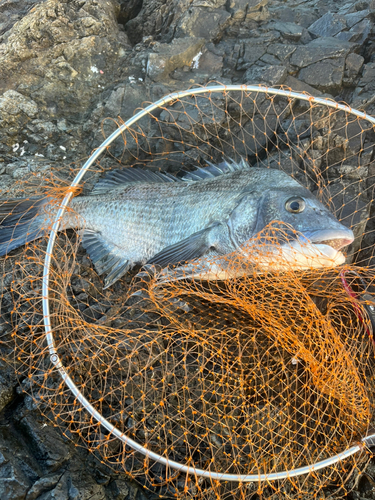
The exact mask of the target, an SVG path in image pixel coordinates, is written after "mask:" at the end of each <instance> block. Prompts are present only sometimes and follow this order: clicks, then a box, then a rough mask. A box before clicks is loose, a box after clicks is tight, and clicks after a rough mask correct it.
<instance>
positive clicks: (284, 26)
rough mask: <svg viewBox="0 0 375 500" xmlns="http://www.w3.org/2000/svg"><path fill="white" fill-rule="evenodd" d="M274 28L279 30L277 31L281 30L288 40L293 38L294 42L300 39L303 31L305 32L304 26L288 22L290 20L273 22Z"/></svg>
mask: <svg viewBox="0 0 375 500" xmlns="http://www.w3.org/2000/svg"><path fill="white" fill-rule="evenodd" d="M272 28H273V29H275V30H277V31H280V33H281V34H282V35H283V37H284V38H285V39H286V40H291V41H293V42H298V40H299V39H300V38H301V36H302V33H303V28H302V26H299V25H298V24H294V23H288V22H283V23H281V22H276V23H272Z"/></svg>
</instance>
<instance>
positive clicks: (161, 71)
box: [147, 38, 205, 82]
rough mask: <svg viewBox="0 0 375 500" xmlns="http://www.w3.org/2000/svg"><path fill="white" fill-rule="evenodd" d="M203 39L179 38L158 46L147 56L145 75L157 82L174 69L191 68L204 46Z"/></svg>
mask: <svg viewBox="0 0 375 500" xmlns="http://www.w3.org/2000/svg"><path fill="white" fill-rule="evenodd" d="M204 42H205V41H204V39H203V38H198V39H197V38H179V39H174V40H173V42H172V43H171V44H165V43H161V44H158V45H157V46H156V47H155V48H154V50H156V51H157V52H152V53H151V54H149V56H148V63H147V75H148V76H149V77H150V78H151V80H153V81H155V82H157V81H160V80H163V79H165V78H166V77H168V75H169V74H170V73H171V71H173V70H175V69H176V68H182V67H183V66H191V65H192V64H193V59H194V57H196V56H197V55H198V54H199V52H200V50H201V48H202V47H203V44H204Z"/></svg>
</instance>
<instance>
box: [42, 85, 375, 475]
mask: <svg viewBox="0 0 375 500" xmlns="http://www.w3.org/2000/svg"><path fill="white" fill-rule="evenodd" d="M229 91H240V92H243V91H247V92H257V93H263V94H269V95H275V96H276V95H277V96H284V97H289V98H295V99H300V100H303V101H308V102H310V103H315V104H320V105H323V106H328V107H331V108H335V109H336V110H341V111H345V112H346V113H349V114H352V115H354V116H356V117H358V118H362V119H364V120H367V121H368V122H370V123H372V124H373V125H374V126H375V118H373V117H371V116H369V115H367V114H366V113H365V112H362V111H359V110H356V109H353V108H351V107H350V106H348V105H346V104H340V103H337V102H335V101H333V100H330V99H327V98H319V97H313V96H311V95H309V94H308V93H298V92H293V91H291V90H285V89H276V88H272V87H264V86H261V85H259V86H258V85H210V86H206V87H199V88H192V89H187V90H184V91H179V92H173V93H171V94H168V95H167V96H165V97H163V98H161V99H159V100H158V101H156V102H155V103H153V104H150V105H149V106H147V107H146V108H144V109H142V110H140V111H139V112H138V113H136V114H135V115H134V116H133V117H131V118H130V119H129V120H127V121H126V122H124V123H123V124H122V125H120V126H119V127H118V128H117V130H115V131H114V132H113V133H112V134H111V135H110V136H109V137H108V138H107V139H106V140H105V141H103V142H102V144H101V145H100V146H99V147H98V148H97V149H96V150H95V151H94V153H93V154H92V155H91V156H90V157H89V159H88V160H87V161H86V163H85V164H84V165H83V166H82V168H81V169H80V170H79V172H78V173H77V175H76V177H75V178H74V180H73V182H72V183H71V185H70V189H69V191H68V192H67V194H66V196H65V197H64V199H63V200H62V202H61V204H60V207H59V210H58V211H57V214H56V217H55V220H54V221H53V224H52V227H51V231H50V235H49V238H48V243H47V249H46V255H45V259H44V262H43V277H42V307H43V322H44V329H45V334H46V341H47V346H48V351H49V354H50V361H51V363H52V364H53V365H54V367H55V368H56V370H57V371H58V372H59V374H60V376H61V378H62V380H63V382H64V383H65V384H66V386H67V387H68V388H69V389H70V391H71V392H72V394H73V395H74V396H75V398H76V399H77V401H79V403H80V404H81V405H82V407H83V408H84V409H85V410H86V411H88V412H89V414H90V415H91V416H92V417H93V418H94V419H95V420H96V421H97V422H98V423H100V424H101V425H102V426H103V427H104V428H106V429H107V430H108V431H109V432H110V433H111V434H112V435H113V436H114V437H116V438H117V439H119V440H121V441H122V442H123V443H124V444H125V445H128V446H129V447H131V448H132V449H133V450H135V451H137V452H140V453H141V454H143V455H144V456H145V457H146V458H147V459H152V460H154V461H155V462H157V463H160V464H162V465H164V466H166V467H168V468H171V469H174V470H176V471H177V472H183V473H185V474H190V475H195V476H197V477H202V478H210V479H211V480H214V481H215V480H216V481H231V482H238V483H251V482H258V483H259V482H266V481H276V480H282V479H286V478H293V477H297V476H302V475H307V474H309V473H313V472H315V471H318V470H320V469H323V468H325V467H328V466H331V465H333V464H335V463H338V462H340V461H342V460H345V459H346V458H349V457H350V456H352V455H354V454H356V453H358V452H360V451H363V449H364V448H369V447H371V446H375V431H374V432H371V433H369V434H368V435H367V436H365V437H363V438H362V439H361V441H360V443H357V444H355V445H353V446H351V447H350V448H348V449H346V450H344V451H343V452H340V453H338V454H336V455H334V456H332V457H329V458H328V459H325V460H322V461H319V462H316V463H313V464H310V465H307V466H304V467H300V468H297V469H291V470H285V471H282V472H276V473H269V474H267V473H265V474H229V473H220V472H217V471H211V470H209V469H208V470H203V469H198V468H195V467H192V466H189V465H185V464H182V463H178V462H176V461H173V460H169V459H168V458H166V457H163V456H162V455H159V454H157V453H155V452H153V451H151V450H149V449H148V448H146V447H144V446H142V445H141V444H139V443H137V442H136V441H134V440H133V439H131V438H130V437H128V436H127V435H125V434H124V433H122V432H120V431H119V430H118V429H117V428H116V427H115V426H114V425H113V424H111V423H110V422H109V421H108V420H107V419H106V418H105V417H103V416H102V415H101V414H100V413H99V412H98V411H97V410H96V409H95V408H94V407H93V406H92V405H91V404H90V402H89V401H88V400H87V399H86V398H85V397H84V395H83V394H82V393H81V392H80V390H79V389H78V387H77V386H76V384H75V383H74V382H73V380H72V379H71V377H70V376H69V375H68V373H67V371H66V370H65V368H64V366H63V364H62V362H61V359H60V357H59V355H58V353H57V350H56V348H55V342H54V337H53V330H52V326H51V318H50V307H49V278H50V265H51V257H52V252H53V248H54V244H55V240H56V236H57V232H58V230H59V227H60V222H61V220H62V217H63V215H64V212H65V210H66V208H67V206H68V204H69V201H70V199H71V198H72V196H73V193H74V190H75V188H77V187H78V186H79V183H80V182H81V180H82V179H83V177H84V175H85V174H86V172H87V171H88V169H89V168H90V166H91V165H93V163H94V162H95V161H96V160H97V159H98V158H99V157H100V156H101V155H102V154H103V153H104V152H105V150H106V149H107V148H108V146H109V145H110V144H111V143H112V142H113V141H114V140H115V139H116V138H117V137H119V136H120V135H121V134H122V133H123V132H124V131H125V130H127V129H129V128H130V127H131V126H132V125H133V124H134V123H136V122H137V121H138V120H140V119H141V118H142V117H144V116H146V115H147V114H149V113H151V112H152V111H154V110H156V109H157V108H159V107H160V106H163V105H166V104H169V103H171V102H173V101H175V100H177V99H181V98H183V97H188V96H195V95H199V94H210V93H219V92H222V93H224V92H229Z"/></svg>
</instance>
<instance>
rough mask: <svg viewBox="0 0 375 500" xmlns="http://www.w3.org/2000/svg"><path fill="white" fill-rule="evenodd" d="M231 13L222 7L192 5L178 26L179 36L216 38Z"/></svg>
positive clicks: (177, 32) (177, 33) (177, 34)
mask: <svg viewBox="0 0 375 500" xmlns="http://www.w3.org/2000/svg"><path fill="white" fill-rule="evenodd" d="M230 17H231V16H230V14H229V12H227V11H226V10H224V9H222V10H219V9H215V10H210V9H205V8H200V7H192V8H191V9H189V10H188V11H186V12H185V13H184V15H183V16H182V18H181V19H180V21H179V23H178V25H177V28H176V36H177V37H195V38H206V39H207V40H215V39H216V38H217V37H218V35H219V34H220V32H221V31H222V30H223V29H224V28H225V26H226V25H227V24H228V23H227V21H228V20H229V19H230Z"/></svg>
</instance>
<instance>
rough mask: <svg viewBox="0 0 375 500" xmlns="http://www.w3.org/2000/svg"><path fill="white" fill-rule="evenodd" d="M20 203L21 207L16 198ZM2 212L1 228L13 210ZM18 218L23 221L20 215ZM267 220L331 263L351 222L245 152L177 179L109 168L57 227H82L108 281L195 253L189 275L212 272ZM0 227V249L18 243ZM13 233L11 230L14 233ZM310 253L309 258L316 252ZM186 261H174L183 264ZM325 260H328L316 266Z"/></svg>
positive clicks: (41, 224)
mask: <svg viewBox="0 0 375 500" xmlns="http://www.w3.org/2000/svg"><path fill="white" fill-rule="evenodd" d="M18 201H19V200H18ZM35 205H36V207H37V208H36V210H37V212H36V216H35V214H34V217H33V218H32V219H31V221H30V224H29V227H28V232H29V234H31V235H32V236H33V235H35V233H36V232H37V231H39V236H40V235H41V233H42V232H43V230H44V231H48V227H50V225H51V220H50V219H51V210H49V209H48V206H45V205H41V206H39V205H38V202H37V201H36V202H35ZM18 206H19V209H18V211H19V212H22V204H20V203H19V204H18ZM29 212H30V215H32V214H33V210H30V209H29ZM47 214H48V215H47ZM13 217H15V216H13ZM7 220H8V226H5V227H6V228H7V227H9V225H10V222H12V218H10V221H9V219H5V221H7ZM22 220H23V221H24V225H25V226H26V225H27V224H26V222H27V221H26V218H25V216H23V219H22ZM273 221H281V222H283V223H285V224H287V225H288V226H290V228H292V229H294V230H295V231H298V232H299V233H301V235H303V238H304V240H305V242H306V247H309V246H310V247H311V246H312V247H313V249H314V250H317V251H318V253H319V254H321V255H322V254H323V255H324V256H325V258H328V260H329V261H330V262H331V264H330V265H331V266H332V265H337V264H340V263H342V260H343V259H342V254H341V252H339V250H340V249H341V248H342V247H343V246H345V245H348V244H349V243H351V242H352V241H353V239H354V237H353V233H352V231H351V230H350V229H347V228H346V227H345V226H343V225H342V224H341V223H340V222H339V221H337V219H336V218H335V217H334V216H333V214H331V212H329V210H328V209H327V208H326V207H325V206H324V205H322V204H321V203H320V202H319V201H318V200H317V199H316V198H315V197H314V196H313V195H312V194H311V193H310V192H309V191H308V190H307V189H306V188H304V187H303V186H301V185H300V184H299V183H298V182H297V181H295V180H294V179H292V178H291V177H290V176H288V175H287V174H285V173H284V172H282V171H279V170H273V169H267V168H264V169H263V168H255V167H252V168H251V167H249V165H248V164H247V163H246V162H245V161H243V160H242V161H240V162H239V163H234V162H223V163H221V164H219V165H212V164H209V166H208V167H206V168H204V169H202V168H199V169H197V170H196V171H194V172H192V173H186V174H185V175H184V177H183V178H182V180H181V179H180V180H178V179H176V178H174V177H172V176H171V175H168V174H161V173H155V172H150V171H145V170H139V169H136V168H128V169H124V170H121V171H120V170H119V171H112V172H110V173H109V174H108V175H107V176H106V177H104V178H103V179H102V180H100V181H99V182H98V184H97V185H96V186H95V187H94V189H93V191H92V193H91V194H90V195H88V196H77V197H76V198H74V199H72V201H71V203H70V210H69V211H68V212H66V213H65V216H64V219H63V220H62V224H61V227H62V228H71V227H74V228H79V229H80V232H81V235H82V245H83V247H84V248H85V249H86V250H87V251H88V253H89V255H90V257H91V259H92V261H93V264H94V266H95V268H96V270H97V272H98V273H99V274H106V278H105V287H106V288H107V287H108V286H110V285H112V284H113V283H114V282H115V281H117V280H118V279H119V278H121V277H122V276H123V275H124V274H125V273H126V272H127V271H128V270H129V269H131V268H132V267H133V266H134V265H136V264H146V263H149V264H154V265H156V266H159V267H160V268H162V269H163V268H167V267H168V266H170V265H175V264H181V263H184V264H185V263H186V262H191V261H197V262H200V270H199V273H198V274H197V273H194V272H191V271H189V276H192V275H197V276H198V277H200V278H201V279H207V278H211V279H213V278H214V276H211V275H210V274H209V272H208V266H212V264H211V263H210V262H209V259H210V258H212V257H215V256H223V255H227V254H230V253H233V252H242V253H244V252H245V251H246V250H245V246H246V245H245V244H246V243H247V242H249V241H251V239H252V238H254V237H255V235H257V234H258V233H259V232H260V231H262V230H263V229H264V228H265V227H266V226H267V225H269V224H270V223H272V222H273ZM14 222H15V220H13V223H14ZM2 227H3V224H1V225H0V254H4V253H7V251H9V249H10V250H11V249H13V248H16V247H15V246H14V243H13V242H12V245H9V241H8V247H6V243H7V241H6V237H7V231H4V230H3V235H2V234H1V233H2V231H1V230H2ZM13 227H14V225H13ZM8 233H9V230H8ZM15 236H16V238H15ZM17 236H18V235H17V234H16V231H14V230H13V241H14V240H17ZM37 237H38V236H37ZM18 239H19V243H20V244H24V243H25V242H26V241H31V239H27V237H26V238H25V237H24V235H21V234H20V235H19V236H18ZM33 239H35V238H33ZM289 240H290V241H286V242H285V241H283V242H282V243H281V246H282V247H283V248H285V249H288V248H289V249H290V248H293V245H294V248H296V245H297V246H298V244H297V243H296V236H295V234H293V232H291V233H290V235H289ZM18 246H19V245H18ZM263 246H264V243H263ZM265 246H267V245H265ZM4 249H5V250H6V251H5V252H4ZM268 251H269V249H268ZM271 253H272V252H271ZM312 256H313V257H312V258H313V260H314V252H313V253H312ZM250 258H251V257H250ZM287 258H288V257H287ZM335 259H336V260H335ZM315 260H316V259H315ZM323 260H324V259H323ZM184 264H182V265H181V266H180V269H187V268H186V266H185V265H184ZM324 265H329V264H327V263H325V264H322V265H320V264H318V265H317V267H324Z"/></svg>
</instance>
